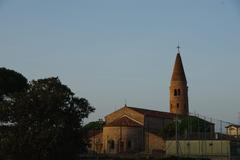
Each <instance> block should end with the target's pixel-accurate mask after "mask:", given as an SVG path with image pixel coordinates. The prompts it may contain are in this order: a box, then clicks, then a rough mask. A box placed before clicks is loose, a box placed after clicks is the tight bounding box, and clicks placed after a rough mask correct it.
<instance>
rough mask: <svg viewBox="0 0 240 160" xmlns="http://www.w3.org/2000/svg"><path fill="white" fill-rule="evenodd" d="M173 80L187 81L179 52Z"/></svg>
mask: <svg viewBox="0 0 240 160" xmlns="http://www.w3.org/2000/svg"><path fill="white" fill-rule="evenodd" d="M171 81H183V82H187V80H186V76H185V72H184V69H183V64H182V59H181V56H180V53H177V56H176V60H175V64H174V68H173V73H172V79H171Z"/></svg>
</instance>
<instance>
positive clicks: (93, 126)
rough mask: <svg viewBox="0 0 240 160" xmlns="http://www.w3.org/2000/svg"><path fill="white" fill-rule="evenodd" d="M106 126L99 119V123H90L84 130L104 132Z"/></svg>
mask: <svg viewBox="0 0 240 160" xmlns="http://www.w3.org/2000/svg"><path fill="white" fill-rule="evenodd" d="M104 124H105V122H104V121H103V120H102V119H99V120H98V121H93V122H89V123H88V124H86V125H85V126H84V130H85V131H86V132H88V131H90V130H102V128H103V125H104Z"/></svg>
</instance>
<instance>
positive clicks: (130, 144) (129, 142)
mask: <svg viewBox="0 0 240 160" xmlns="http://www.w3.org/2000/svg"><path fill="white" fill-rule="evenodd" d="M127 148H128V149H131V148H132V142H131V141H130V140H129V141H128V142H127Z"/></svg>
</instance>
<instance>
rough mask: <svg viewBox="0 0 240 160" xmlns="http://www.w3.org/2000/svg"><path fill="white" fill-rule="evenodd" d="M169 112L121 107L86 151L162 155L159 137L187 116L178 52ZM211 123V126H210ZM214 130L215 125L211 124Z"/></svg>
mask: <svg viewBox="0 0 240 160" xmlns="http://www.w3.org/2000/svg"><path fill="white" fill-rule="evenodd" d="M169 96H170V99H169V110H170V112H164V111H157V110H149V109H144V108H137V107H130V106H127V105H124V106H123V107H122V108H120V109H119V110H117V111H115V112H113V113H110V114H108V115H106V116H105V125H104V127H103V129H102V130H101V131H95V134H92V135H91V136H90V137H89V138H90V146H89V151H91V152H96V153H106V154H116V153H163V152H165V151H166V142H165V139H164V137H163V136H161V135H160V134H159V132H160V130H161V129H162V128H164V127H165V126H167V125H169V124H170V123H173V122H174V120H175V119H176V117H179V118H182V117H185V116H188V115H189V106H188V86H187V80H186V76H185V72H184V68H183V64H182V59H181V55H180V52H179V47H178V52H177V55H176V60H175V64H174V68H173V73H172V78H171V82H170V88H169ZM209 124H210V123H209ZM211 125H212V126H211V128H212V130H214V124H211Z"/></svg>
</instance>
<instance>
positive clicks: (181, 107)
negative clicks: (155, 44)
mask: <svg viewBox="0 0 240 160" xmlns="http://www.w3.org/2000/svg"><path fill="white" fill-rule="evenodd" d="M169 89H170V112H171V113H176V114H184V115H187V114H188V113H189V109H188V86H187V80H186V76H185V72H184V68H183V64H182V59H181V56H180V53H179V51H178V53H177V56H176V60H175V64H174V68H173V73H172V78H171V84H170V88H169Z"/></svg>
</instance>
